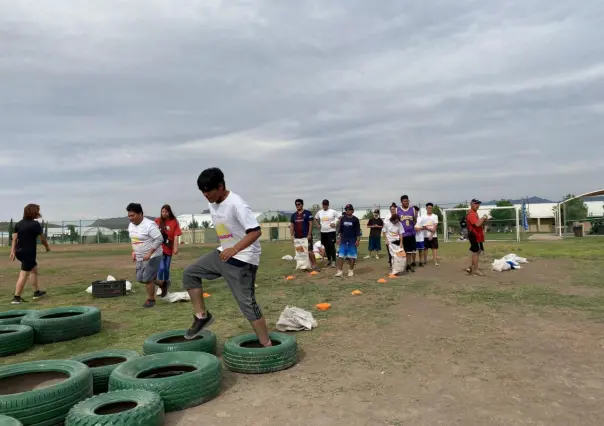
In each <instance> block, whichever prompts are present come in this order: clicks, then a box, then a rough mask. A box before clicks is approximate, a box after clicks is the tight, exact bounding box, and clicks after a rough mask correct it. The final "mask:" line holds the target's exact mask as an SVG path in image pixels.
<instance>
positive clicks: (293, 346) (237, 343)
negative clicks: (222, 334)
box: [222, 333, 298, 374]
mask: <svg viewBox="0 0 604 426" xmlns="http://www.w3.org/2000/svg"><path fill="white" fill-rule="evenodd" d="M269 337H270V339H271V341H272V343H273V346H272V347H268V348H263V347H260V345H259V343H258V337H257V336H256V335H255V334H245V335H243V336H236V337H233V338H231V339H229V340H227V342H226V343H225V344H224V350H223V352H222V360H223V361H224V365H225V366H226V368H228V369H229V370H231V371H234V372H237V373H246V374H262V373H272V372H275V371H280V370H285V369H287V368H289V367H291V366H293V365H295V364H296V362H297V360H298V343H297V342H296V338H295V337H294V336H290V335H288V334H283V333H269ZM248 345H249V346H248Z"/></svg>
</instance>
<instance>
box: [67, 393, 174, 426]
mask: <svg viewBox="0 0 604 426" xmlns="http://www.w3.org/2000/svg"><path fill="white" fill-rule="evenodd" d="M164 418H165V414H164V403H163V402H162V400H161V397H160V396H159V395H158V394H156V393H153V392H148V391H145V390H122V391H116V392H108V393H104V394H101V395H97V396H93V397H92V398H90V399H87V400H85V401H82V402H80V403H79V404H78V405H76V406H75V407H73V408H72V409H71V410H70V411H69V414H68V415H67V419H66V420H65V426H162V425H163V424H164Z"/></svg>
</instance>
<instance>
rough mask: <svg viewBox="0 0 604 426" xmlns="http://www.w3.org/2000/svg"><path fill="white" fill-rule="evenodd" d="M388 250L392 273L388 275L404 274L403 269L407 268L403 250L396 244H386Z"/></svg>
mask: <svg viewBox="0 0 604 426" xmlns="http://www.w3.org/2000/svg"><path fill="white" fill-rule="evenodd" d="M388 250H390V254H391V255H392V271H391V272H390V273H391V274H392V275H398V274H401V273H403V272H405V268H406V267H407V257H406V256H407V255H406V254H405V249H404V248H402V247H400V246H397V245H396V244H388Z"/></svg>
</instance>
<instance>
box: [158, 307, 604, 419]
mask: <svg viewBox="0 0 604 426" xmlns="http://www.w3.org/2000/svg"><path fill="white" fill-rule="evenodd" d="M387 314H388V315H392V316H393V321H392V322H391V323H389V324H388V325H386V326H384V327H383V328H382V329H380V330H379V331H378V332H376V330H371V329H367V327H364V326H363V324H353V325H350V326H347V325H346V323H342V324H341V327H339V330H338V332H337V333H336V332H333V333H331V332H330V333H324V334H323V335H321V337H320V338H319V339H318V340H317V342H314V343H315V344H313V345H304V346H303V355H302V360H301V362H300V363H299V365H297V366H296V367H294V368H293V369H291V370H288V371H285V372H280V373H276V374H271V375H263V376H245V375H235V374H231V373H228V372H227V373H226V380H225V382H226V385H225V388H224V390H223V393H222V395H221V396H220V397H219V398H217V399H216V400H214V401H211V402H209V403H207V404H205V405H203V406H200V407H197V408H193V409H190V410H187V411H185V412H180V413H172V414H169V415H168V422H167V425H179V426H185V425H198V424H204V425H208V426H210V425H223V426H224V425H255V426H261V425H274V424H284V425H304V426H307V425H309V424H312V425H359V426H360V425H363V426H365V425H369V424H376V425H378V424H384V425H404V424H412V425H420V426H421V425H426V426H427V425H430V426H432V425H437V424H442V425H465V426H467V425H477V426H478V425H481V426H483V425H487V424H488V425H511V424H513V425H548V426H551V425H569V424H577V425H578V424H581V425H600V424H602V423H603V422H604V412H603V411H602V410H601V409H600V407H601V405H600V403H601V401H602V400H604V388H603V385H602V384H603V383H604V349H603V347H604V328H603V327H602V326H601V325H599V324H595V323H592V322H588V321H584V320H582V319H580V318H572V319H571V318H568V317H565V316H563V315H562V314H559V313H557V314H552V315H547V316H543V315H541V316H536V315H532V314H528V315H527V314H521V313H519V312H515V311H509V310H508V311H504V312H498V313H495V312H494V311H491V310H490V309H488V308H484V307H471V308H467V307H459V306H452V305H450V304H448V303H445V302H443V301H442V300H437V299H434V298H429V297H419V296H417V297H416V296H414V297H408V298H406V299H405V300H404V302H403V303H402V304H400V305H399V306H396V307H395V308H394V309H391V310H389V312H388V313H387Z"/></svg>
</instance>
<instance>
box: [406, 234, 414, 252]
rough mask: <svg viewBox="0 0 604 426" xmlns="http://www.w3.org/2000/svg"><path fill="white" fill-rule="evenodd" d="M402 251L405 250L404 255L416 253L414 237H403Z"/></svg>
mask: <svg viewBox="0 0 604 426" xmlns="http://www.w3.org/2000/svg"><path fill="white" fill-rule="evenodd" d="M403 249H405V253H415V252H416V251H417V248H416V246H415V235H411V236H409V237H403Z"/></svg>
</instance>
